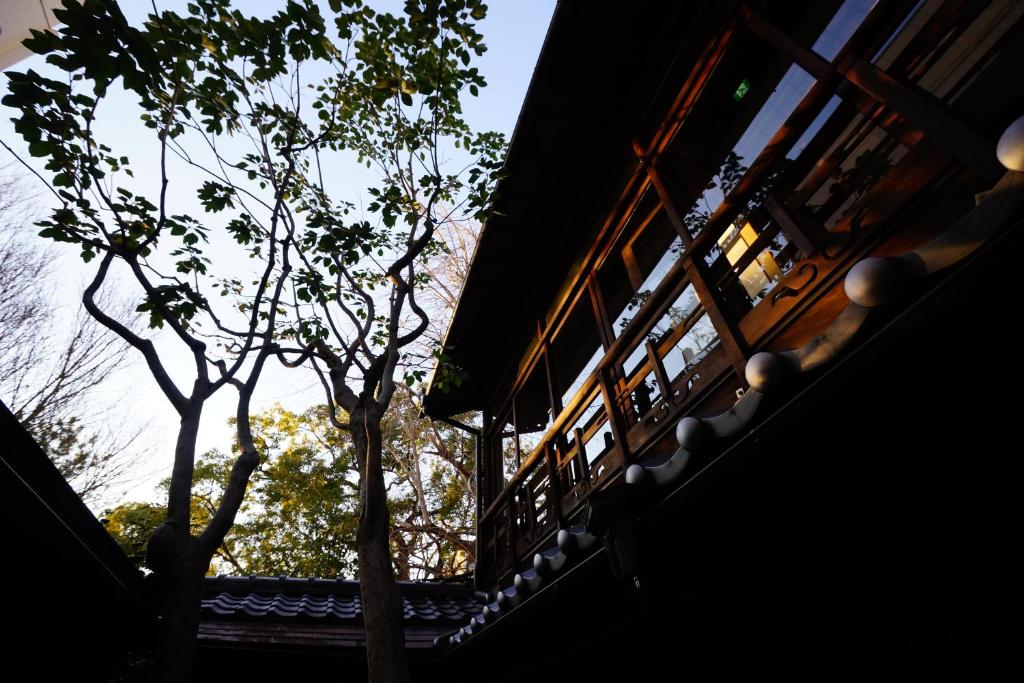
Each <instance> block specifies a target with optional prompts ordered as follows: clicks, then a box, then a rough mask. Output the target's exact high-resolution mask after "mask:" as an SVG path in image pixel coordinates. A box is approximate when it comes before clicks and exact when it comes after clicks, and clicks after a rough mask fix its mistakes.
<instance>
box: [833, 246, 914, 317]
mask: <svg viewBox="0 0 1024 683" xmlns="http://www.w3.org/2000/svg"><path fill="white" fill-rule="evenodd" d="M908 280H910V273H909V272H908V270H907V268H906V267H905V266H904V265H903V263H902V262H900V261H899V260H898V259H894V258H886V257H883V256H869V257H868V258H866V259H864V260H863V261H858V262H857V263H856V264H854V266H853V268H850V272H849V273H847V274H846V281H845V282H844V283H843V289H844V290H845V291H846V296H848V297H849V298H850V301H852V302H853V303H855V304H860V305H861V306H864V307H866V308H873V307H875V306H879V305H881V304H884V303H885V302H886V301H888V300H889V299H891V298H892V297H894V296H895V295H896V294H897V293H898V292H899V291H900V289H902V288H903V287H904V285H906V284H907V281H908Z"/></svg>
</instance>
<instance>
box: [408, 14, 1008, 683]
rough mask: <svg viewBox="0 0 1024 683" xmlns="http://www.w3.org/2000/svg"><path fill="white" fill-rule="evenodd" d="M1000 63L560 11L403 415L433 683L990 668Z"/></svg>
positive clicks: (856, 42)
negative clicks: (438, 506) (471, 430)
mask: <svg viewBox="0 0 1024 683" xmlns="http://www.w3.org/2000/svg"><path fill="white" fill-rule="evenodd" d="M1021 65H1024V4H1022V3H1020V2H1018V1H1016V0H994V1H993V0H976V1H974V0H920V1H918V2H913V1H906V2H904V1H887V0H878V1H877V2H871V1H865V0H845V1H840V0H833V1H827V0H826V1H823V2H813V3H811V2H801V3H796V2H781V1H763V0H762V1H750V2H746V3H744V2H729V1H726V2H706V3H701V2H679V3H664V2H655V1H653V0H652V1H648V2H643V1H640V2H631V3H604V2H598V3H592V2H561V3H559V5H558V7H557V9H556V11H555V16H554V19H553V22H552V25H551V28H550V30H549V34H548V37H547V40H546V42H545V45H544V47H543V50H542V53H541V57H540V60H539V63H538V65H537V68H536V71H535V74H534V77H533V81H532V83H531V86H530V89H529V92H528V95H527V99H526V102H525V104H524V107H523V110H522V113H521V116H520V120H519V122H518V124H517V127H516V131H515V134H514V136H513V139H512V142H511V148H510V151H509V156H508V161H507V164H506V167H505V177H504V178H503V179H502V180H501V181H500V183H499V187H498V192H497V197H498V199H497V209H498V211H497V212H496V213H495V215H494V217H493V218H491V219H490V220H489V221H488V222H487V224H486V225H485V226H484V229H483V232H482V233H481V237H480V241H479V245H478V248H477V252H476V255H475V257H474V261H473V263H472V266H471V269H470V272H469V276H468V280H467V282H466V286H465V289H464V291H463V294H462V297H461V299H460V301H459V304H458V307H457V310H456V313H455V316H454V319H453V321H452V323H451V326H450V328H449V330H448V333H447V337H446V340H445V345H446V351H447V355H448V357H449V358H450V359H451V362H452V363H453V365H454V366H455V367H456V368H457V370H456V371H457V372H460V373H462V374H463V381H462V382H461V384H459V385H458V386H448V387H446V388H444V389H442V388H441V387H439V386H438V385H439V384H440V383H439V382H437V381H435V382H434V383H433V384H432V386H431V387H430V389H429V390H428V393H427V395H426V398H425V411H426V412H427V413H428V414H429V415H431V416H433V417H436V418H441V419H449V420H453V419H454V420H455V421H458V420H459V417H458V416H459V415H460V414H462V413H467V412H471V411H479V412H480V413H481V414H482V425H483V426H482V429H480V430H479V431H478V434H479V439H478V442H479V455H478V467H477V476H478V491H479V505H478V519H479V524H478V529H479V537H478V541H477V543H478V553H477V557H478V562H477V566H476V581H477V588H478V589H479V590H480V591H484V592H487V593H488V594H489V596H490V597H489V599H490V600H491V602H490V603H489V604H488V606H487V607H486V608H484V609H483V610H482V611H481V613H480V614H478V615H477V616H476V617H474V618H473V619H472V620H471V621H469V622H468V623H467V624H466V625H465V626H464V627H463V628H462V629H461V630H459V631H457V632H454V633H452V634H451V635H450V636H449V637H448V638H446V639H441V640H440V641H439V645H440V646H442V647H445V648H447V652H446V654H445V655H444V661H445V662H447V663H448V665H449V666H450V667H452V669H451V671H452V672H453V674H455V673H466V674H469V673H471V672H472V671H474V670H478V667H480V666H484V665H488V666H489V667H490V668H489V669H488V671H489V672H491V674H492V675H493V676H494V678H495V679H496V680H518V679H519V678H521V677H522V676H523V675H526V674H532V675H537V674H540V675H546V676H547V675H550V676H553V677H555V676H557V677H561V676H564V675H570V674H572V675H575V674H590V675H593V676H596V677H597V678H598V679H599V680H601V679H610V677H611V676H613V675H614V676H621V675H634V674H638V673H640V674H643V673H647V674H649V675H651V676H654V675H656V674H657V673H658V672H661V671H672V672H676V673H678V674H679V675H680V677H682V676H683V675H689V676H691V678H693V679H694V680H747V679H751V680H764V679H768V678H772V677H774V676H775V675H778V676H786V677H793V676H797V677H799V676H801V675H805V674H806V675H814V676H816V678H818V679H820V678H822V677H824V678H826V679H829V680H866V679H870V680H879V679H889V678H891V679H900V680H923V679H928V680H945V679H947V678H948V679H950V680H968V679H971V680H983V679H985V680H988V678H986V676H990V677H991V676H994V675H995V672H997V671H1000V670H1002V666H1003V665H1004V664H1005V663H1006V662H1008V661H1009V660H1010V658H1009V656H1008V654H1009V652H1010V651H1012V650H1011V649H1010V648H1011V644H1012V643H1013V642H1015V639H1016V638H1019V636H1020V635H1021V633H1020V630H1019V619H1016V618H1013V617H1012V616H1011V614H1012V613H1013V610H1017V613H1019V610H1020V607H1021V606H1022V605H1021V601H1020V600H1019V598H1020V589H1019V588H1018V585H1019V584H1020V581H1019V579H1020V570H1019V566H1020V565H1019V564H1018V563H1019V559H1020V556H1021V552H1020V539H1021V538H1024V536H1022V535H1021V531H1024V529H1022V526H1024V524H1022V514H1021V511H1020V495H1019V493H1017V491H1016V488H1017V487H1016V484H1011V482H1019V481H1020V475H1021V473H1022V467H1021V465H1020V464H1019V463H1018V462H1017V461H1018V460H1019V458H1017V457H1016V456H1014V455H1012V452H1011V451H1013V450H1014V447H1011V446H1008V445H1007V444H1012V443H1014V442H1015V436H1016V435H1015V431H1014V429H1013V427H1014V424H1015V420H1014V417H1015V414H1016V411H1015V408H1013V405H1014V400H1015V394H1016V385H1017V384H1018V382H1019V379H1020V376H1021V372H1020V363H1019V362H1018V361H1017V359H1016V357H1015V356H1016V354H1015V353H1014V352H1015V350H1016V345H1015V344H1014V343H1013V339H1012V337H1013V334H1012V333H1011V332H1010V329H1011V320H1012V319H1013V317H1015V316H1014V315H1013V312H1014V311H1015V310H1017V308H1018V296H1019V295H1018V294H1017V292H1016V286H1017V281H1016V277H1015V272H1016V270H1017V268H1018V266H1017V265H1016V263H1017V262H1016V254H1018V253H1020V252H1019V248H1020V240H1021V237H1020V223H1021V221H1022V218H1024V203H1022V196H1024V173H1022V171H1024V151H1022V149H1024V147H1022V145H1024V142H1022V138H1024V119H1021V118H1020V117H1021V115H1022V114H1024V79H1021V78H1020V69H1021ZM1015 121H1016V123H1014V122H1015ZM997 141H998V154H997ZM451 371H452V370H451V369H448V370H446V373H447V372H451ZM435 374H437V373H435ZM1014 567H1016V569H1015V568H1014ZM1013 624H1017V626H1018V628H1017V629H1016V630H1015V629H1014V628H1013ZM1014 633H1015V634H1016V636H1014V635H1013V634H1014ZM510 649H513V650H514V649H520V650H521V651H522V656H519V657H509V656H508V653H509V650H510ZM499 661H500V662H501V663H500V664H498V662H499ZM1017 666H1018V667H1019V665H1017ZM999 677H1000V678H1001V675H1000V676H999ZM991 679H993V680H994V678H991Z"/></svg>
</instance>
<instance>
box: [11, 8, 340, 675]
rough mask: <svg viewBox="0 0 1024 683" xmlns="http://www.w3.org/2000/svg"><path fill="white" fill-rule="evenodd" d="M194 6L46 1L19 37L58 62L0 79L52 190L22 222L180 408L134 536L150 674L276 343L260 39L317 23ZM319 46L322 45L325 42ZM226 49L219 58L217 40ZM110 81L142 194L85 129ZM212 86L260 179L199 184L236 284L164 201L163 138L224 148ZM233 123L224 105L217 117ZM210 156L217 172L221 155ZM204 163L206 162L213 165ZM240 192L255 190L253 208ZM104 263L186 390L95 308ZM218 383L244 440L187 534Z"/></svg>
mask: <svg viewBox="0 0 1024 683" xmlns="http://www.w3.org/2000/svg"><path fill="white" fill-rule="evenodd" d="M202 5H203V7H202V8H201V11H202V13H203V16H200V17H180V16H178V15H175V14H173V13H163V14H161V15H159V16H157V15H155V14H154V15H153V16H151V21H150V23H149V24H147V26H146V27H145V28H143V29H141V30H140V29H137V28H134V27H132V26H130V25H129V24H128V22H127V21H126V20H125V18H124V16H123V15H122V14H121V12H120V9H119V8H118V7H117V5H116V3H114V2H110V1H106V0H86V2H84V3H82V4H77V3H68V4H67V5H66V7H65V8H64V9H63V10H59V11H58V12H57V17H58V19H59V20H60V21H61V22H62V23H63V24H64V27H63V28H62V29H61V31H60V34H59V35H58V34H52V33H39V32H36V33H34V34H33V38H32V39H30V40H29V41H26V44H27V45H28V46H29V47H30V48H31V49H33V50H34V51H36V52H37V53H41V54H47V55H48V57H47V62H48V63H49V64H50V65H51V66H52V67H54V68H55V69H56V71H57V72H58V74H59V75H60V78H59V79H58V78H49V77H46V76H44V75H41V74H39V73H37V72H35V71H29V72H28V73H13V72H12V73H9V74H8V79H9V86H8V87H9V91H10V93H9V94H8V95H7V96H6V97H5V98H4V103H5V104H7V105H8V106H12V107H15V108H16V109H17V110H18V113H19V116H18V118H17V119H16V130H17V131H18V132H19V133H20V134H21V135H22V137H23V138H24V140H25V142H26V143H27V144H28V151H29V153H30V154H31V155H32V156H35V157H40V158H42V159H44V160H45V166H44V170H43V172H42V173H40V172H38V171H35V170H34V169H32V170H33V172H34V173H37V175H39V177H40V178H41V179H44V181H45V182H46V184H47V187H48V188H49V190H50V191H51V193H52V194H53V196H54V197H55V199H56V201H57V207H56V208H55V209H54V210H53V211H52V212H51V214H50V216H49V218H47V219H46V220H43V221H40V222H38V223H37V225H39V226H40V227H42V228H43V230H42V232H41V233H40V234H41V235H42V236H44V237H48V238H50V239H52V240H54V241H56V242H60V243H68V244H72V245H74V246H75V247H77V248H78V250H79V253H80V254H81V257H82V259H83V261H85V262H86V263H89V262H92V261H94V260H96V261H98V266H97V267H96V269H95V271H94V276H93V278H92V280H91V282H90V284H89V285H88V287H87V288H86V289H85V292H84V295H83V303H84V306H85V309H86V311H88V313H89V315H91V316H92V317H93V318H94V319H95V320H96V321H98V322H99V323H100V324H101V325H103V326H104V327H106V328H107V329H109V330H110V331H112V332H113V333H114V334H116V335H117V336H119V337H120V338H121V339H122V340H123V341H124V342H125V343H126V344H128V345H129V346H131V347H132V348H133V349H135V350H136V351H137V352H138V353H139V354H141V356H142V357H143V359H144V360H145V362H146V364H147V366H148V368H149V370H150V372H151V374H152V376H153V379H154V380H155V381H156V383H157V385H158V386H159V388H160V389H161V391H162V392H163V394H164V395H165V397H166V398H167V400H168V401H169V403H170V404H171V406H173V408H174V409H175V411H176V412H177V413H178V415H179V416H180V418H181V422H180V429H179V432H178V434H177V438H176V441H175V444H174V466H173V472H172V475H171V479H170V485H169V489H168V500H167V506H166V519H165V521H164V522H163V523H162V524H161V525H160V526H159V527H158V528H157V529H156V531H155V532H154V533H153V535H152V537H151V538H150V540H149V542H148V545H147V560H146V562H147V564H148V565H149V566H150V567H151V568H152V569H153V570H154V573H155V575H156V578H157V580H158V582H159V585H160V588H161V595H162V598H161V606H160V612H161V622H160V629H159V642H158V644H157V661H158V669H159V672H160V677H161V679H162V680H175V681H180V680H186V679H187V678H188V677H189V675H190V670H191V662H192V655H193V651H194V646H195V645H194V640H195V632H196V629H197V627H198V618H199V602H200V595H201V588H202V577H203V575H204V574H205V572H206V568H207V567H208V566H209V563H210V559H211V557H212V556H213V554H214V552H215V551H216V549H217V548H218V547H219V546H220V545H221V543H222V541H223V539H224V536H225V534H226V533H227V531H228V529H229V528H230V526H231V524H232V522H233V520H234V517H235V514H236V513H237V510H238V507H239V505H240V504H241V500H242V496H243V494H244V492H245V488H246V485H247V482H248V479H249V476H250V475H251V473H252V471H253V470H254V469H255V468H256V466H257V464H258V462H259V456H258V452H257V450H256V447H255V445H254V443H253V441H252V436H251V433H250V432H249V419H248V413H249V403H250V400H251V397H252V394H253V391H254V390H255V387H256V383H257V381H258V379H259V377H260V374H261V371H262V369H263V367H264V365H265V362H266V360H267V359H268V358H269V357H271V354H272V353H273V349H272V347H271V343H272V337H273V334H274V331H275V329H276V327H277V325H278V316H279V311H280V300H281V296H282V293H283V292H284V286H285V283H286V282H287V279H288V272H289V264H288V252H289V249H290V245H291V242H292V240H293V238H294V223H293V222H291V221H290V219H289V218H288V217H287V215H286V212H287V210H288V209H287V208H286V206H285V201H286V199H287V198H288V197H289V196H290V195H291V194H292V193H295V192H297V190H296V189H295V176H294V173H293V168H294V159H292V160H291V162H288V161H281V159H280V158H279V157H278V156H277V154H276V151H277V150H279V149H282V148H283V149H288V148H290V146H291V145H292V144H293V143H295V137H294V134H295V130H296V126H295V125H294V124H293V123H292V121H291V118H290V117H289V116H288V115H286V114H284V113H282V112H278V111H277V110H275V109H273V107H272V106H270V105H268V104H267V103H266V102H261V101H256V100H254V99H252V98H253V97H255V96H256V95H257V94H258V93H260V92H262V91H263V90H264V89H265V88H267V87H268V84H269V83H270V82H271V81H272V80H273V79H274V78H276V77H277V76H278V75H279V74H280V73H282V72H283V71H284V69H285V60H286V57H285V54H284V52H283V49H268V46H271V45H272V44H277V45H279V43H278V42H277V37H278V36H279V35H280V34H281V33H282V32H285V33H287V32H288V31H293V32H294V31H300V32H301V33H302V34H303V35H304V36H307V37H308V39H309V40H310V41H313V42H316V41H318V40H320V38H321V37H322V35H323V33H322V28H323V27H322V26H321V31H320V32H319V34H317V32H316V31H308V30H307V28H308V27H307V26H306V25H305V19H306V17H307V16H308V15H303V14H301V13H300V14H299V15H298V16H293V14H294V13H285V12H282V13H279V14H278V15H276V16H275V17H274V18H272V19H271V20H269V21H265V22H257V21H249V20H247V19H245V18H244V17H242V16H241V15H240V14H238V13H235V15H233V16H236V17H237V20H235V19H233V18H232V17H229V16H227V15H224V16H223V17H222V16H221V14H222V13H223V12H226V11H227V6H226V4H225V3H221V2H204V3H202ZM194 9H195V10H196V11H197V12H198V11H200V8H199V7H194ZM210 20H217V21H219V22H220V23H219V26H220V29H221V32H222V34H231V35H232V36H233V41H234V42H233V45H232V47H230V48H227V46H225V45H224V42H225V41H226V39H225V38H224V37H223V36H221V37H219V38H218V44H221V45H222V47H224V48H225V49H221V50H220V52H218V50H217V48H216V47H214V46H213V43H212V42H211V38H210V37H209V36H208V34H207V28H208V27H207V24H206V22H208V21H210ZM318 44H319V43H318ZM211 47H213V49H211ZM319 49H320V52H321V53H322V52H323V50H324V49H326V48H323V47H321V48H319ZM229 50H230V51H231V52H232V55H233V57H232V58H230V59H229V58H228V57H227V56H225V54H226V52H228V51H229ZM292 52H293V58H294V59H295V60H296V61H299V62H301V61H303V60H304V59H307V58H309V57H310V53H309V51H308V50H307V52H306V53H305V54H303V53H301V51H299V52H298V53H296V51H295V50H293V51H292ZM233 59H234V60H236V61H237V60H240V61H241V62H242V64H243V65H244V68H246V69H249V68H253V67H255V68H253V71H254V72H256V73H246V74H244V75H243V74H242V73H240V72H239V71H237V70H236V69H235V67H234V66H233V63H234V62H233V61H232V60H233ZM228 83H231V84H232V86H233V88H229V87H228ZM118 87H122V88H124V91H125V92H126V93H130V94H131V95H133V96H134V98H135V100H136V102H137V103H138V105H139V107H140V109H141V111H142V112H143V114H142V119H143V121H144V122H145V124H146V126H148V127H149V128H150V129H151V131H152V133H153V136H154V149H155V150H156V152H157V158H158V159H159V169H158V177H159V179H160V181H159V189H158V190H157V192H156V193H155V195H154V196H153V197H152V200H151V199H150V198H148V197H147V196H146V195H145V194H144V189H145V184H134V186H133V183H132V178H133V177H134V176H133V172H132V166H131V163H132V162H131V159H130V158H129V157H128V156H126V155H124V154H120V155H119V154H116V153H115V152H114V151H113V149H112V147H111V146H110V145H108V144H106V143H104V142H102V141H101V140H99V139H98V137H97V132H96V128H95V126H94V123H95V121H96V120H97V117H98V116H99V115H100V113H101V111H102V110H101V105H102V104H103V102H104V101H105V99H106V98H107V97H108V96H109V95H110V94H111V92H112V91H113V90H114V89H115V88H118ZM225 97H228V98H229V99H230V101H231V102H233V103H239V104H240V105H241V103H242V102H243V101H244V102H245V103H246V107H247V109H246V114H245V116H246V117H247V125H249V126H252V127H251V128H247V129H246V130H247V132H249V133H250V134H251V135H252V140H253V141H254V147H255V149H257V151H262V153H254V154H253V156H252V157H251V158H250V163H252V165H253V169H256V170H248V171H246V173H247V174H248V173H251V174H254V175H256V176H257V178H258V180H257V182H258V184H259V185H261V186H262V187H263V188H266V192H265V193H264V198H263V199H259V198H257V197H255V196H252V195H244V196H243V194H242V190H241V189H239V190H238V191H237V192H229V193H227V194H225V193H224V192H223V190H222V187H223V186H220V185H217V184H216V183H214V182H212V181H206V182H203V183H202V185H200V186H199V187H198V188H197V191H196V195H197V199H198V203H199V204H200V206H201V210H202V211H203V212H205V214H207V215H206V216H205V218H206V220H207V221H210V222H211V223H216V218H215V217H214V216H213V215H212V214H216V213H220V212H222V211H229V212H230V214H233V216H234V217H233V218H232V219H231V220H230V221H227V224H226V226H224V230H225V231H227V232H228V233H229V234H230V235H231V236H232V237H233V238H234V241H235V242H236V243H237V244H238V245H239V246H240V247H241V248H243V249H246V250H248V252H249V253H250V254H251V255H252V256H254V257H258V259H259V262H260V268H259V269H257V271H256V273H255V274H254V276H253V277H254V279H253V280H252V284H251V286H249V285H248V284H247V283H243V281H242V279H241V278H239V277H224V276H220V277H217V276H215V275H214V274H213V273H211V272H210V271H209V266H210V263H211V258H210V256H209V255H208V254H207V253H206V249H207V247H206V245H207V243H208V241H209V236H210V232H211V229H210V226H209V225H208V224H207V223H206V222H204V221H201V220H199V219H197V218H195V217H193V216H192V215H191V214H190V213H187V212H186V211H187V210H186V211H181V212H176V211H175V206H176V205H180V204H181V203H182V202H180V200H178V198H179V197H180V196H181V193H183V192H186V190H187V188H185V187H182V188H178V190H177V191H176V192H175V193H174V194H171V193H169V191H168V190H169V186H170V176H171V169H172V168H174V167H175V166H174V165H173V164H172V162H171V161H170V160H169V157H171V156H172V155H175V154H177V155H180V156H181V157H182V158H183V159H184V160H185V161H186V162H187V163H188V164H191V165H195V166H201V164H200V163H199V161H197V160H195V159H193V158H192V157H191V156H190V155H189V153H188V150H187V149H186V146H187V145H188V146H191V145H192V143H193V142H199V143H201V144H206V145H207V146H208V148H209V149H210V150H212V152H213V155H214V158H215V159H216V161H217V162H219V163H220V164H223V163H224V158H223V157H222V156H219V155H218V154H217V144H218V142H219V141H220V139H221V138H222V135H223V134H224V133H225V130H226V129H225V121H226V117H225V115H224V112H223V108H222V105H223V106H226V105H227V102H228V101H229V100H225V99H224V98H225ZM117 114H118V115H121V114H122V112H117ZM237 116H239V117H240V116H241V114H238V115H237ZM242 125H243V124H239V123H235V122H227V124H226V126H227V131H228V132H232V131H237V130H239V129H240V128H241V126H242ZM111 142H112V143H113V141H111ZM5 146H6V145H5ZM8 149H9V148H8ZM192 151H193V153H195V149H194V148H193V150H192ZM26 165H27V164H26ZM179 168H180V166H179ZM219 168H220V171H221V172H226V170H225V167H224V166H223V165H220V166H219ZM233 168H237V164H235V165H233ZM44 173H45V174H46V175H45V178H44V176H43V174H44ZM209 173H210V174H212V175H214V176H216V174H217V171H213V170H210V171H209ZM248 199H252V200H253V202H255V203H256V204H257V206H255V207H254V208H252V209H250V205H249V204H248V203H247V200H248ZM114 267H120V268H121V269H122V270H123V271H125V272H126V273H127V274H128V275H129V277H130V278H131V279H132V280H133V282H134V284H135V285H136V286H137V287H138V289H139V292H140V294H141V303H140V304H139V305H138V307H137V309H136V310H137V311H138V312H140V313H144V314H147V315H148V317H149V321H150V327H152V328H168V329H169V330H170V332H171V333H172V335H173V339H174V340H176V341H177V342H178V343H180V344H181V345H182V346H183V347H184V350H185V352H186V353H187V355H188V356H189V357H190V359H191V364H192V369H193V376H192V381H191V387H190V388H189V389H182V388H181V387H180V386H179V384H178V383H177V382H175V381H174V379H172V376H171V373H170V371H169V369H168V366H167V364H166V355H165V354H162V353H161V351H160V350H159V349H160V348H161V347H159V346H158V345H157V343H156V342H154V340H153V339H152V338H147V337H145V336H143V335H142V334H141V333H139V332H137V331H136V330H134V329H133V328H132V327H131V326H130V325H129V324H126V323H125V322H122V321H121V320H119V319H118V318H117V317H115V315H113V314H112V313H111V311H110V310H109V309H107V308H105V307H104V305H103V299H102V298H101V297H100V296H99V295H98V292H99V291H100V288H101V287H102V285H103V284H104V283H105V282H106V281H107V280H108V278H109V276H110V274H111V272H112V268H114ZM211 291H216V292H219V293H220V294H222V295H223V296H225V297H227V298H228V299H229V300H231V299H233V304H234V305H233V306H219V307H215V306H214V304H213V302H212V301H211V298H210V296H209V295H210V294H211ZM227 385H232V386H234V387H235V388H236V389H237V391H238V403H237V426H238V441H239V444H240V445H241V453H240V455H239V456H238V458H237V459H236V460H235V462H234V464H233V465H232V470H231V476H230V481H229V483H228V486H227V489H226V491H225V493H224V496H223V498H222V499H221V502H220V505H219V507H218V508H217V509H216V510H215V511H214V512H213V514H211V515H210V517H209V522H208V524H206V526H205V527H204V528H203V529H202V531H201V532H200V533H198V534H196V533H193V529H192V527H191V525H190V519H191V509H190V508H191V503H192V484H193V474H194V467H195V444H196V435H197V432H198V428H199V423H200V419H201V417H202V412H203V407H204V405H205V403H206V401H207V400H208V399H209V398H210V397H211V396H212V395H213V394H214V393H215V392H217V391H219V390H220V389H222V388H223V387H225V386H227Z"/></svg>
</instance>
